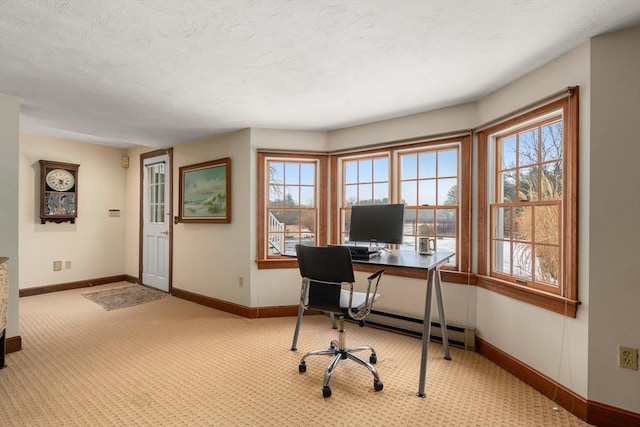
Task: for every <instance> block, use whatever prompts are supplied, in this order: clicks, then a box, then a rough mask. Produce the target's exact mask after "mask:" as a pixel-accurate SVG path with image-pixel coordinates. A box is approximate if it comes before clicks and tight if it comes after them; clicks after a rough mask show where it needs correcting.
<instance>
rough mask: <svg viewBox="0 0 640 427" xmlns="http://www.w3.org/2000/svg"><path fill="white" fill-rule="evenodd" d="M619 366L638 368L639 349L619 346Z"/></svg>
mask: <svg viewBox="0 0 640 427" xmlns="http://www.w3.org/2000/svg"><path fill="white" fill-rule="evenodd" d="M618 366H619V367H621V368H627V369H634V370H636V371H637V370H638V349H637V348H631V347H623V346H621V345H620V346H618Z"/></svg>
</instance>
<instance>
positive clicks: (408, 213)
mask: <svg viewBox="0 0 640 427" xmlns="http://www.w3.org/2000/svg"><path fill="white" fill-rule="evenodd" d="M404 234H405V235H411V236H415V234H416V210H415V209H406V208H405V210H404Z"/></svg>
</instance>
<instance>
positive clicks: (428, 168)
mask: <svg viewBox="0 0 640 427" xmlns="http://www.w3.org/2000/svg"><path fill="white" fill-rule="evenodd" d="M418 169H419V171H420V172H419V176H418V178H421V179H424V178H435V177H436V153H435V152H428V153H420V156H419V158H418Z"/></svg>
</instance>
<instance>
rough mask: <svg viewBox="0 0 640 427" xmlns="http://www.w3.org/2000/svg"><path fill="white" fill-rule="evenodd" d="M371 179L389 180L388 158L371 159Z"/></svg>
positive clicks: (378, 180)
mask: <svg viewBox="0 0 640 427" xmlns="http://www.w3.org/2000/svg"><path fill="white" fill-rule="evenodd" d="M373 180H374V181H376V182H380V181H385V182H389V159H388V158H386V157H384V158H381V159H375V160H374V161H373Z"/></svg>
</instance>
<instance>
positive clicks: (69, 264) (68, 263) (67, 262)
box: [64, 261, 71, 270]
mask: <svg viewBox="0 0 640 427" xmlns="http://www.w3.org/2000/svg"><path fill="white" fill-rule="evenodd" d="M64 268H65V270H68V269H70V268H71V261H65V262H64Z"/></svg>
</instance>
